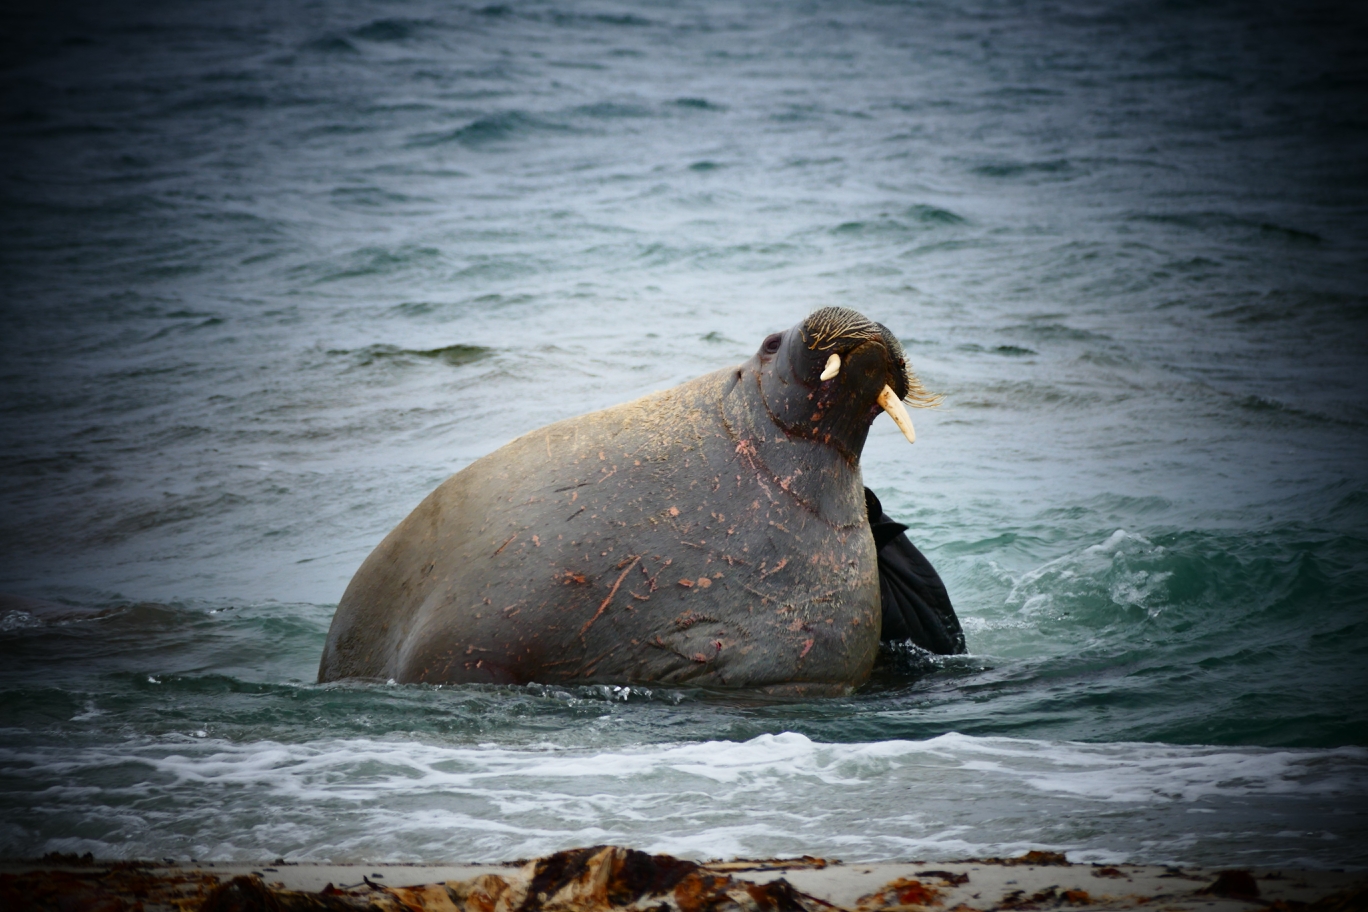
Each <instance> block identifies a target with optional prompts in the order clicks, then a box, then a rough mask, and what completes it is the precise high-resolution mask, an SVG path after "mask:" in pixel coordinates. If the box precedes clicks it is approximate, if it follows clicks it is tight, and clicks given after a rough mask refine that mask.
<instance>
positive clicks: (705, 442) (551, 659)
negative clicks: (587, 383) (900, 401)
mask: <svg viewBox="0 0 1368 912" xmlns="http://www.w3.org/2000/svg"><path fill="white" fill-rule="evenodd" d="M829 310H830V311H832V312H836V311H834V309H829ZM819 313H822V312H819ZM838 313H841V314H850V313H851V312H848V311H840V312H838ZM816 316H817V315H813V316H812V317H809V318H808V320H806V321H804V323H801V324H799V325H798V326H795V327H793V328H791V329H789V330H787V331H786V332H784V333H782V334H776V335H775V336H771V337H770V338H769V339H767V340H766V342H765V344H764V345H762V346H761V348H760V351H758V352H757V353H756V354H755V356H754V357H752V358H751V359H750V360H749V361H747V362H745V363H744V364H742V365H740V366H738V367H734V368H729V369H726V370H721V371H717V372H716V373H712V374H708V375H705V376H703V377H699V378H697V379H695V380H691V381H689V382H687V383H684V384H681V385H680V386H677V387H675V388H673V389H670V390H666V391H664V392H660V393H654V394H652V395H649V396H646V397H644V398H641V399H638V400H636V401H633V402H628V403H625V404H623V405H619V406H615V407H613V408H609V409H606V410H604V411H600V412H594V413H592V414H589V415H584V416H581V417H578V418H572V419H569V420H566V421H561V422H558V423H556V424H552V425H550V426H548V427H545V428H542V429H540V430H536V431H533V432H531V433H529V434H527V435H525V436H523V437H520V438H519V439H517V440H515V441H513V442H512V443H510V444H508V445H507V446H504V447H503V448H501V449H499V450H497V451H495V452H494V453H491V454H490V455H488V456H485V457H484V458H482V459H480V460H477V461H476V462H474V463H472V464H471V465H470V466H468V467H467V468H465V469H463V470H462V471H460V472H458V473H456V474H455V475H453V476H452V477H451V478H449V479H447V480H446V481H445V482H444V483H443V484H442V485H441V486H440V487H438V488H437V489H436V490H435V491H433V492H432V494H430V495H429V496H428V497H427V498H426V499H425V500H424V501H423V502H422V503H421V504H419V506H418V507H417V509H415V510H414V511H413V512H412V513H411V514H410V515H409V516H408V517H407V518H406V519H404V521H403V522H401V523H400V524H399V526H398V527H396V528H395V529H394V531H393V532H391V533H390V534H389V535H388V536H387V537H386V538H385V540H384V541H383V542H381V543H380V545H379V547H377V548H376V549H375V551H374V552H373V553H372V554H371V555H370V556H369V557H368V558H367V559H366V561H365V563H363V564H362V566H361V568H360V569H359V570H358V571H357V573H356V576H355V577H354V578H353V579H352V581H351V584H350V585H349V586H348V587H347V590H346V593H345V594H344V595H343V597H342V601H341V602H340V603H339V605H338V608H337V613H336V616H335V617H334V619H333V623H332V629H331V630H330V631H329V634H328V640H327V645H326V647H325V648H324V652H323V658H322V662H321V664H320V668H319V680H320V681H332V680H338V679H344V678H362V679H379V680H385V679H393V680H395V681H398V682H429V683H455V682H494V683H525V682H530V681H538V682H544V683H554V682H561V683H595V682H597V683H619V684H626V683H647V682H649V683H662V684H685V683H688V684H694V685H709V686H727V687H749V688H760V689H764V690H767V691H770V692H775V693H796V694H840V693H847V692H849V691H850V690H852V689H853V688H855V687H857V686H859V685H860V684H861V683H863V682H864V681H865V680H866V679H867V678H868V676H869V673H870V669H871V667H872V665H873V662H874V659H875V656H876V654H877V651H878V645H879V625H880V596H879V580H878V571H877V564H876V558H875V546H874V540H873V537H872V536H871V533H870V526H869V520H868V517H867V511H866V506H865V499H864V487H863V481H862V478H861V475H860V468H859V454H860V450H861V448H862V447H863V445H864V440H865V436H866V434H867V433H868V429H869V425H870V422H872V421H873V419H874V417H875V416H876V415H877V414H878V413H879V411H880V408H879V405H878V404H877V402H876V398H877V396H878V394H879V391H880V390H881V389H882V388H883V386H884V385H885V384H888V385H891V386H892V388H893V389H894V390H895V392H896V393H897V394H898V396H899V398H901V397H902V396H905V395H906V394H907V380H906V377H908V376H910V374H908V373H907V372H906V370H905V368H904V359H903V354H902V350H901V347H900V346H898V345H897V342H896V340H894V339H893V338H892V336H891V334H888V333H887V331H886V330H883V328H882V327H879V326H878V324H873V323H869V322H868V321H865V322H866V323H867V324H868V326H872V327H877V328H878V329H879V330H883V338H881V339H877V338H876V339H871V338H869V337H868V336H869V333H868V332H866V333H865V336H864V337H862V338H846V337H841V338H836V339H831V338H829V337H823V336H822V335H821V334H820V333H816V334H814V332H813V331H812V323H813V320H814V318H815V317H816ZM855 316H858V315H855ZM860 319H863V318H860ZM832 352H835V353H837V354H839V355H840V356H841V358H842V368H841V370H840V372H839V374H838V375H837V376H835V377H833V378H831V379H829V380H825V381H822V380H820V379H819V376H820V374H821V373H822V369H823V364H824V362H825V361H826V360H827V358H828V357H829V355H830V354H831V353H832Z"/></svg>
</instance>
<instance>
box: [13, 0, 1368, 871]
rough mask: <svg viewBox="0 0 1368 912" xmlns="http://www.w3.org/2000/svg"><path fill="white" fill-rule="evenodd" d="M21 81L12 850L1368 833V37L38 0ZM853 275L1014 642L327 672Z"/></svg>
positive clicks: (914, 853)
mask: <svg viewBox="0 0 1368 912" xmlns="http://www.w3.org/2000/svg"><path fill="white" fill-rule="evenodd" d="M0 34H3V38H0V40H2V41H3V45H0V47H3V65H2V66H3V68H2V69H0V93H3V94H2V95H0V99H2V100H0V143H3V145H2V146H0V148H2V149H3V162H2V163H0V165H2V167H0V213H2V214H3V217H2V218H0V295H3V299H2V300H3V305H2V307H0V422H3V423H2V424H0V428H3V434H2V435H0V543H3V545H2V546H3V556H0V591H4V592H8V593H11V594H15V595H20V596H27V597H31V598H37V599H43V600H46V601H49V602H56V603H58V604H60V605H63V606H66V608H65V609H63V610H60V611H54V609H52V608H50V607H48V608H44V607H43V606H41V605H26V604H19V603H6V607H5V609H4V611H3V614H2V615H0V657H3V662H0V808H2V809H3V813H0V853H2V854H8V855H16V854H41V853H42V852H46V851H50V850H60V851H78V852H84V851H94V852H95V853H96V854H98V855H105V856H122V857H146V856H168V855H170V856H192V857H197V858H201V859H205V858H240V859H269V858H274V857H276V856H277V855H284V856H285V857H287V858H298V859H303V858H313V859H317V858H334V859H343V858H367V859H372V860H383V859H395V860H401V859H402V860H411V859H433V860H435V859H453V858H457V859H494V858H510V857H517V856H526V855H529V854H532V853H536V852H543V851H549V850H552V849H556V848H563V847H566V846H570V845H579V844H587V843H591V842H602V841H616V842H620V843H624V844H630V845H634V846H638V847H641V848H647V849H653V850H665V851H673V852H679V853H683V854H691V855H702V856H710V855H726V854H752V855H754V854H770V853H802V852H810V853H814V854H828V855H832V856H836V857H843V858H848V859H857V858H858V859H875V858H945V857H959V856H964V855H968V854H975V853H990V854H1001V853H1005V852H1011V851H1018V850H1021V849H1024V848H1028V847H1036V848H1051V849H1056V850H1065V851H1068V852H1069V854H1070V857H1072V858H1075V859H1087V860H1103V859H1106V860H1118V859H1122V858H1128V859H1133V860H1139V861H1170V860H1180V861H1197V862H1207V863H1212V864H1255V863H1259V864H1304V865H1313V866H1345V865H1349V866H1363V865H1365V864H1368V824H1365V812H1366V811H1368V703H1365V683H1368V680H1366V679H1368V674H1366V673H1365V670H1364V669H1365V663H1366V662H1368V627H1366V626H1365V620H1364V613H1365V608H1368V474H1366V473H1365V471H1364V468H1365V453H1368V404H1366V403H1368V370H1365V355H1366V354H1368V351H1366V349H1368V291H1366V290H1365V289H1366V287H1368V286H1366V285H1365V278H1366V277H1368V101H1366V95H1368V54H1366V53H1365V48H1368V23H1366V22H1365V19H1364V17H1363V16H1362V15H1361V14H1355V13H1352V12H1349V11H1346V10H1343V9H1340V8H1338V7H1335V6H1329V5H1327V6H1323V7H1315V8H1310V9H1303V8H1297V9H1295V10H1293V9H1291V8H1284V7H1282V6H1275V5H1260V4H1249V3H1191V4H1187V3H1167V4H1158V3H1153V4H1144V3H1122V2H1116V3H1098V4H1077V5H1071V4H1052V5H1039V6H1038V5H1034V4H1025V3H1010V2H1001V3H997V2H974V3H935V2H928V3H872V2H871V3H853V2H852V3H810V4H786V3H748V4H744V5H743V4H726V3H720V2H695V3H683V4H669V5H664V4H661V5H654V4H649V3H639V4H636V3H607V2H605V3H588V2H586V3H569V2H561V3H510V4H506V5H493V6H484V7H478V6H470V7H465V6H454V5H445V4H436V3H424V2H413V3H396V2H372V3H363V2H352V3H334V4H327V5H304V4H301V5H297V6H294V7H291V8H282V7H281V5H279V4H260V5H257V6H255V7H253V6H250V5H247V4H242V3H235V4H226V3H225V4H199V5H191V4H169V3H168V4H122V5H121V4H113V5H108V6H101V7H100V8H99V9H98V10H96V9H92V8H86V7H82V6H72V7H66V8H57V9H54V8H51V7H46V6H45V7H42V8H38V9H35V10H30V11H29V12H28V13H25V14H16V15H14V16H13V17H11V21H10V22H9V23H7V25H6V26H5V31H4V32H3V33H0ZM829 304H838V305H844V306H849V307H854V308H856V309H858V310H860V311H862V312H864V313H866V314H868V315H869V316H871V317H873V318H874V319H877V320H879V321H881V322H883V323H885V324H887V325H888V326H889V327H890V328H892V329H893V330H894V332H896V333H897V334H898V335H899V337H900V338H901V339H902V341H903V343H904V344H905V346H906V348H907V350H908V352H909V354H910V356H911V357H912V359H913V362H914V364H915V367H916V368H917V370H918V372H919V374H920V375H921V377H922V378H923V380H925V381H926V382H927V384H928V385H929V386H931V387H932V388H933V389H937V390H939V391H941V392H943V393H945V394H946V405H945V406H944V407H943V408H941V409H940V410H939V411H937V412H933V413H922V414H918V415H917V418H918V430H919V440H918V443H917V444H916V446H915V448H912V449H909V448H908V447H907V445H906V443H905V442H904V441H903V440H902V438H901V437H900V436H899V435H898V434H897V432H896V431H895V430H894V429H893V428H892V427H891V425H886V424H885V422H884V420H883V419H881V420H880V421H879V422H876V425H875V428H874V431H873V433H872V434H871V437H870V441H869V445H868V446H867V448H866V451H865V457H864V471H865V477H866V481H867V482H868V483H869V484H870V486H871V487H873V488H874V489H875V490H877V491H878V492H879V494H880V496H881V497H882V498H883V501H884V504H885V506H886V507H887V508H888V509H889V512H890V513H892V514H894V515H895V516H898V517H899V518H900V519H902V520H903V521H905V522H907V523H908V524H909V525H910V526H911V527H912V532H911V534H912V536H913V538H914V540H915V541H916V542H917V543H918V544H919V545H920V546H921V547H922V548H923V550H925V551H926V553H927V554H928V556H930V557H931V559H932V560H933V562H934V563H935V564H936V565H937V567H938V568H939V569H940V571H941V573H942V575H943V576H944V577H945V579H946V581H947V584H948V586H949V588H950V592H951V595H952V597H953V598H954V599H955V601H956V604H957V606H958V608H959V610H960V613H961V617H962V618H963V620H964V623H965V628H966V632H967V637H968V643H969V648H970V652H971V655H969V656H967V657H963V658H956V659H950V660H943V661H940V662H937V663H935V664H933V665H931V666H929V667H922V668H921V669H920V672H921V673H920V676H916V677H911V678H909V677H908V676H905V675H904V676H901V677H900V676H897V675H886V676H883V677H881V678H880V680H878V681H877V682H876V683H875V684H874V685H872V686H871V687H870V688H868V689H867V690H866V691H865V692H863V693H860V694H857V695H855V696H854V697H851V698H849V699H842V700H823V701H816V702H807V703H780V704H775V703H765V702H757V701H753V700H751V699H749V698H747V697H746V696H744V695H732V696H724V695H716V694H706V693H699V692H693V691H681V690H667V689H657V690H640V689H638V690H632V691H625V690H615V689H613V688H586V689H583V690H578V691H576V690H564V689H558V688H540V687H530V688H511V689H498V688H480V687H456V688H439V689H433V688H422V687H376V686H360V685H342V686H329V687H320V686H317V685H314V684H313V683H312V681H313V676H314V673H315V669H316V663H317V658H318V654H319V651H320V649H321V646H322V641H323V636H324V634H325V632H326V629H327V625H328V622H329V619H330V617H331V612H332V609H333V607H334V606H335V604H336V601H337V599H338V597H339V596H340V594H341V592H342V589H343V587H344V586H345V584H346V582H347V580H348V579H349V577H350V575H351V573H352V571H353V570H354V569H355V568H356V566H357V565H358V564H359V563H360V561H361V560H362V559H363V558H364V557H365V555H366V554H367V553H368V552H369V550H370V549H371V548H372V547H373V546H374V545H375V544H376V543H377V542H378V541H379V539H380V538H381V537H382V536H383V535H384V534H385V533H386V532H387V531H388V530H389V529H390V528H391V527H392V526H393V525H394V524H395V523H396V522H397V521H398V520H399V519H401V518H402V517H403V516H404V514H406V513H407V512H408V511H409V510H410V509H411V508H412V507H413V506H414V505H415V504H416V503H417V502H418V501H419V500H420V499H421V498H422V497H423V496H424V495H425V494H426V493H427V492H428V491H429V490H431V488H433V487H434V486H435V485H436V484H437V483H439V482H440V481H441V480H442V479H443V478H444V477H445V476H446V475H448V474H449V473H451V472H453V471H455V470H457V469H459V468H461V467H462V466H464V465H465V464H467V463H468V462H470V461H471V460H473V459H474V458H476V457H478V456H481V455H483V454H485V453H487V452H489V451H491V450H493V449H495V448H496V447H498V446H499V445H501V444H502V443H504V442H506V441H508V440H509V439H511V438H513V437H515V436H517V435H518V434H521V433H523V432H525V431H527V430H530V429H532V428H535V427H538V426H540V425H542V424H545V423H547V422H549V421H552V420H556V419H559V418H563V417H567V416H570V415H574V414H578V413H582V412H584V411H588V410H590V409H593V408H597V407H601V406H605V405H609V404H613V403H616V402H620V401H624V400H626V399H629V398H632V397H635V396H637V395H640V394H642V393H645V392H649V391H651V390H654V389H659V388H663V387H666V386H669V385H671V384H674V383H676V382H678V381H681V380H684V379H687V378H690V377H693V376H696V375H698V374H701V373H703V372H705V371H709V370H713V369H715V368H717V367H722V366H726V365H728V364H732V363H737V362H739V361H741V360H743V359H744V358H746V357H748V356H749V355H750V353H751V352H752V351H753V350H754V349H755V347H756V346H757V345H758V344H759V342H760V340H761V339H763V338H764V336H765V335H766V334H767V333H769V332H771V331H773V330H776V329H781V328H784V327H787V326H789V325H792V324H793V323H795V322H797V321H798V320H799V319H801V318H802V316H804V315H805V314H806V313H807V312H808V311H809V310H811V309H813V308H815V307H818V306H824V305H829Z"/></svg>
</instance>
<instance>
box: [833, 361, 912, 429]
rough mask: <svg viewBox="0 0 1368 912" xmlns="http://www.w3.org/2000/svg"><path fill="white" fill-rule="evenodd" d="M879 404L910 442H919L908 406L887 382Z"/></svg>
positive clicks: (880, 395) (880, 394)
mask: <svg viewBox="0 0 1368 912" xmlns="http://www.w3.org/2000/svg"><path fill="white" fill-rule="evenodd" d="M832 357H835V355H833V356H832ZM879 406H880V407H881V408H882V409H883V410H884V411H885V412H888V417H889V418H892V419H893V423H894V424H896V425H897V426H898V430H900V431H902V432H903V436H904V437H906V438H907V442H908V443H916V442H917V432H916V431H915V430H913V428H912V419H911V418H910V417H909V416H908V414H907V407H906V406H904V405H903V404H902V400H901V399H899V398H898V394H897V393H895V392H893V387H891V386H889V385H888V384H886V383H885V384H884V388H883V390H882V391H881V392H880V393H879Z"/></svg>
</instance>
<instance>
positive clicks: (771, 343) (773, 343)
mask: <svg viewBox="0 0 1368 912" xmlns="http://www.w3.org/2000/svg"><path fill="white" fill-rule="evenodd" d="M783 343H784V334H783V333H775V334H774V335H772V336H770V337H769V338H768V339H766V340H765V344H764V345H762V346H760V350H761V351H762V352H764V353H765V354H767V355H772V354H774V353H775V352H777V351H778V350H779V346H780V345H782V344H783Z"/></svg>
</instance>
